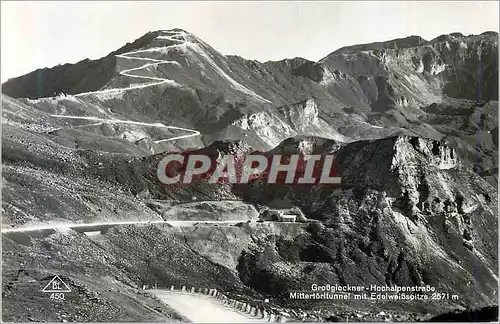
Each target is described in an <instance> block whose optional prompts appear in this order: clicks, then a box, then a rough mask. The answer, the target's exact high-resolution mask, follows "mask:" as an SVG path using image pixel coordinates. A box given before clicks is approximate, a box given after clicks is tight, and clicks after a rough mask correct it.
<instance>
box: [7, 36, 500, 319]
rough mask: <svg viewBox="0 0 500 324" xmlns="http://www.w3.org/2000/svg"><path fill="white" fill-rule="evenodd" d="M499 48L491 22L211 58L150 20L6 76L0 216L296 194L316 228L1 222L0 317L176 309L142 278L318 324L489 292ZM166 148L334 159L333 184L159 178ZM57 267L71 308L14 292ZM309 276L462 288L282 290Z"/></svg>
mask: <svg viewBox="0 0 500 324" xmlns="http://www.w3.org/2000/svg"><path fill="white" fill-rule="evenodd" d="M497 46H498V35H497V34H496V33H484V34H482V35H472V36H463V35H461V34H457V33H455V34H450V35H443V36H440V37H437V38H436V39H434V40H431V41H426V40H423V39H422V38H420V37H416V36H412V37H408V38H405V39H398V40H393V41H388V42H384V43H372V44H363V45H358V46H353V47H347V48H342V49H339V50H337V51H335V52H333V53H332V54H330V55H328V56H327V57H325V58H324V59H322V60H320V61H319V62H311V61H307V60H305V59H302V58H294V59H286V60H282V61H276V62H264V63H261V62H256V61H250V60H245V59H243V58H241V57H237V56H224V55H222V54H221V53H218V52H217V51H216V50H214V49H213V48H212V47H210V46H209V45H208V44H206V43H204V42H203V41H202V40H200V39H199V38H197V37H196V36H194V35H192V34H189V33H187V32H185V31H183V30H179V29H176V30H171V31H156V32H152V33H148V34H146V35H145V36H143V37H142V38H140V39H138V40H136V41H135V42H133V43H131V44H127V45H126V46H124V47H123V48H121V49H119V50H117V51H115V52H113V53H110V55H108V56H106V57H105V58H102V59H100V60H95V61H83V62H80V63H77V64H74V65H63V66H59V67H55V68H52V69H44V70H39V71H35V72H33V73H31V74H28V75H26V76H22V77H19V78H15V79H11V80H9V81H8V82H6V83H5V84H3V85H2V92H3V93H4V94H3V95H2V108H3V109H2V164H3V165H2V169H3V173H2V187H3V190H2V209H3V218H2V223H3V228H12V227H26V226H32V225H39V224H48V223H61V222H73V223H77V222H87V223H91V222H109V221H116V220H161V219H182V220H201V219H204V220H208V219H214V220H228V219H235V220H239V221H242V222H245V221H246V220H251V219H255V218H256V214H257V211H256V210H257V209H258V208H260V207H262V206H269V207H272V208H290V207H292V206H298V207H300V208H301V210H302V211H303V212H304V213H305V214H306V216H307V217H308V218H309V219H312V220H314V221H313V222H311V223H310V224H279V223H275V224H268V223H264V224H253V223H251V224H246V225H244V224H241V225H240V226H230V227H206V226H196V227H193V228H171V227H165V226H159V225H158V226H153V225H150V226H134V225H130V226H114V227H112V228H110V229H109V231H107V232H105V233H104V232H103V233H101V234H99V235H96V236H87V235H86V234H84V233H80V232H76V231H73V230H71V231H66V232H60V231H48V232H46V233H45V232H44V233H38V234H29V235H27V234H3V259H4V266H3V276H4V277H3V300H4V303H3V314H4V320H13V321H27V320H30V319H35V320H40V319H45V320H53V321H62V320H63V319H65V318H68V320H78V321H101V320H113V321H121V320H138V319H145V318H146V319H148V320H151V321H162V320H163V321H164V320H166V319H172V318H174V319H179V318H178V316H177V315H175V314H174V313H173V312H172V310H171V309H168V308H165V307H164V306H162V305H161V304H159V302H158V300H156V299H155V298H154V297H152V296H151V295H149V294H145V293H142V292H141V291H140V287H141V286H142V284H144V283H153V282H156V283H160V284H161V285H164V286H165V287H169V286H170V285H171V284H175V285H178V284H191V285H197V286H204V285H210V286H216V287H217V288H219V289H222V290H224V291H227V292H228V293H229V294H233V295H234V296H238V298H242V299H249V300H252V302H253V303H259V302H261V301H262V300H263V299H264V298H269V299H270V300H271V303H272V304H273V305H275V306H276V307H278V306H279V307H287V308H290V309H293V310H298V309H299V308H300V309H303V310H312V309H318V308H321V309H323V310H325V311H326V312H327V313H325V314H323V315H322V317H323V318H328V317H329V316H331V317H330V318H331V319H332V320H333V319H335V318H337V317H336V316H339V318H341V319H343V317H342V316H343V315H340V314H344V313H342V312H348V313H349V314H351V312H352V314H353V315H352V316H358V315H359V317H358V318H359V319H360V320H362V318H363V316H365V315H366V316H368V317H367V319H370V315H367V314H377V313H379V312H380V309H384V310H386V311H388V312H391V314H393V315H394V317H391V318H392V319H393V320H398V319H399V320H408V319H410V320H415V319H416V318H417V317H418V316H424V317H425V316H427V315H425V314H427V313H429V314H433V315H435V314H439V313H443V312H445V311H446V312H447V311H451V310H453V309H464V308H479V307H484V306H490V305H493V304H496V296H497V293H498V290H497V289H496V287H497V285H498V259H497V255H498V246H497V236H498V232H497V228H498V209H497V203H498V201H497V195H498V190H497V183H498V181H497V176H498V115H497V113H498V112H497V110H498V102H497V101H498V90H497V88H498V81H497V80H498V67H497V61H498V60H497V57H498V47H497ZM116 55H118V56H116ZM145 64H147V65H146V66H144V65H145ZM123 88H130V89H128V90H126V91H123V90H120V89H123ZM96 91H97V92H96ZM54 93H55V94H57V95H56V96H53V94H54ZM61 93H63V94H61ZM48 96H53V97H48ZM67 117H71V118H67ZM119 121H133V122H134V123H123V122H119ZM160 123H161V124H160ZM162 125H163V126H162ZM164 125H167V126H168V125H169V126H175V127H177V128H168V127H164ZM193 130H197V131H199V132H200V135H199V136H198V135H197V134H195V133H194V132H193ZM189 134H192V135H193V134H194V135H193V136H186V135H189ZM172 150H184V151H189V152H191V153H203V154H208V155H211V156H213V157H216V156H219V155H224V154H237V155H240V156H244V155H248V154H251V153H252V152H255V151H267V152H269V153H270V154H296V153H299V152H300V153H305V154H311V153H316V154H334V155H335V159H336V164H337V167H338V170H339V175H340V176H341V177H342V184H341V185H340V186H336V187H325V186H291V185H282V184H280V185H268V184H266V183H264V182H262V181H254V182H252V183H250V184H247V185H230V184H217V185H211V184H208V183H207V182H206V181H198V182H196V183H193V184H190V185H185V186H165V185H163V184H161V183H160V182H159V181H158V179H157V176H156V167H157V164H158V161H159V160H160V159H161V158H162V157H163V156H164V154H166V153H165V152H166V151H167V152H168V151H172ZM83 251H85V253H83ZM146 252H147V253H146ZM90 273H94V274H95V276H88V275H87V274H90ZM451 273H453V274H454V275H453V276H451V275H450V274H451ZM56 274H59V275H61V276H63V277H64V278H65V279H66V280H68V281H70V283H71V284H72V285H73V286H74V287H78V289H77V290H78V293H77V294H75V295H74V296H73V297H72V298H75V299H74V300H75V303H72V304H69V303H65V304H57V305H56V304H51V303H50V302H48V301H47V300H44V299H41V298H38V297H36V298H34V299H30V298H31V297H27V298H24V297H23V298H21V297H20V296H32V295H35V294H36V293H35V290H37V289H38V288H39V287H38V286H42V285H43V283H44V282H45V281H46V279H47V278H49V277H50V276H52V275H56ZM109 274H113V276H114V277H113V276H110V275H109ZM102 278H104V279H105V280H104V279H102ZM103 282H104V283H105V284H103ZM312 283H317V284H327V283H329V284H335V283H337V284H341V285H348V284H349V285H370V284H377V285H392V284H397V285H403V286H405V285H411V286H413V285H431V286H434V287H436V289H437V291H439V292H445V293H449V294H456V295H458V296H459V297H458V299H456V300H451V299H448V300H441V301H439V302H399V303H395V302H387V303H385V302H378V303H371V302H357V303H353V302H350V303H346V302H342V301H336V302H334V303H333V302H331V301H316V302H313V301H303V300H300V301H297V300H295V301H294V300H291V299H290V298H288V297H287V296H288V294H289V292H291V291H301V290H308V289H310V286H311V284H312ZM35 284H36V285H35ZM33 287H34V288H33ZM42 288H43V287H42ZM40 289H41V288H40ZM38 290H39V289H38ZM88 300H92V303H91V304H89V303H88V302H87V301H88ZM77 301H78V303H77ZM82 301H85V303H87V304H85V303H81V302H82ZM26 303H28V304H29V307H28V309H27V310H26V311H25V312H24V313H23V312H21V311H20V309H21V308H23V307H24V305H25V304H26ZM77 304H78V305H90V306H88V307H87V308H85V307H86V306H85V307H83V306H82V307H80V306H78V307H76V306H75V305H77ZM121 305H125V306H121ZM56 306H57V307H56ZM54 307H56V308H58V310H57V311H55V309H53V308H54ZM41 309H45V311H41ZM95 310H99V311H95ZM106 310H109V311H108V312H107V311H106ZM365 311H366V312H367V313H366V314H365V315H363V314H364V313H363V312H365ZM41 312H42V313H41ZM21 313H22V314H24V315H19V314H21ZM412 313H413V314H412ZM103 314H106V315H103ZM62 315H65V317H63V316H62ZM393 315H391V316H393ZM396 315H397V316H399V317H397V316H396ZM68 316H69V317H68ZM429 316H430V315H429ZM429 316H427V317H429Z"/></svg>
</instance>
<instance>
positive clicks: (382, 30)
mask: <svg viewBox="0 0 500 324" xmlns="http://www.w3.org/2000/svg"><path fill="white" fill-rule="evenodd" d="M498 25H499V2H498V1H476V2H472V1H470V2H468V1H458V2H450V1H447V2H445V1H429V2H424V1H418V2H396V1H386V2H380V1H367V2H362V1H355V2H299V1H293V2H284V1H277V2H251V1H239V2H237V1H231V2H230V1H219V2H209V1H202V2H194V1H193V2H172V1H168V2H167V1H165V2H163V1H157V2H145V1H137V2H133V1H128V2H118V1H109V2H107V1H100V2H98V1H72V2H70V1H65V2H57V1H50V2H42V1H36V2H28V1H15V2H5V1H2V2H1V70H0V75H1V80H2V82H3V81H6V80H7V79H9V78H12V77H16V76H20V75H23V74H26V73H28V72H31V71H33V70H35V69H37V68H43V67H52V66H55V65H57V64H64V63H76V62H78V61H80V60H82V59H85V58H90V59H96V58H100V57H102V56H105V55H107V54H108V53H110V52H112V51H114V50H116V49H118V48H120V47H121V46H123V45H125V44H126V43H127V42H132V41H134V40H135V39H137V38H139V37H141V36H142V35H144V34H145V33H146V32H148V31H153V30H160V29H172V28H182V29H184V30H187V31H188V32H191V33H193V34H195V35H196V36H198V37H200V38H201V39H203V40H204V41H205V42H206V43H208V44H210V45H211V46H212V47H214V48H215V49H217V50H218V51H219V52H221V53H222V54H236V55H240V56H243V57H244V58H247V59H256V60H259V61H268V60H281V59H284V58H292V57H303V58H306V59H309V60H313V61H317V60H319V59H321V58H323V57H325V56H326V55H328V54H329V53H331V52H333V51H334V50H336V49H338V48H340V47H343V46H346V45H354V44H361V43H370V42H376V41H385V40H389V39H393V38H399V37H406V36H411V35H419V36H422V37H423V38H425V39H427V40H430V39H432V38H434V37H437V36H439V35H441V34H449V33H452V32H461V33H463V34H465V35H468V34H480V33H482V32H484V31H489V30H492V31H497V32H498Z"/></svg>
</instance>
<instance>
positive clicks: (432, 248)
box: [236, 136, 498, 307]
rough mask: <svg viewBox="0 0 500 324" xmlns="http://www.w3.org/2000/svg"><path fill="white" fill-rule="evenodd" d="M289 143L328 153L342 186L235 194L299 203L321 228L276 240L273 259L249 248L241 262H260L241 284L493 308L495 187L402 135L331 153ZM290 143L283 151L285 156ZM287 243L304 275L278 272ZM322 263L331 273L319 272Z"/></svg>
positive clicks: (440, 151)
mask: <svg viewBox="0 0 500 324" xmlns="http://www.w3.org/2000/svg"><path fill="white" fill-rule="evenodd" d="M295 143H296V145H292V146H295V147H296V148H297V149H296V152H297V151H298V150H299V148H300V147H305V146H308V147H310V148H311V147H312V152H315V153H319V152H332V151H333V152H336V153H335V156H336V161H337V163H338V165H339V168H340V169H341V170H342V172H341V175H342V186H341V187H340V188H337V189H335V190H331V189H321V188H318V187H315V188H309V189H307V188H295V187H293V186H289V187H287V188H283V187H278V186H273V185H265V184H254V185H253V186H251V187H250V188H237V189H236V190H237V191H236V192H238V193H239V194H241V195H242V197H244V198H245V199H246V200H249V201H255V202H257V203H259V204H289V205H290V206H300V207H301V208H302V210H304V211H305V213H306V215H307V216H308V217H310V218H315V219H317V220H320V221H321V223H322V224H323V226H319V227H317V228H311V229H310V233H311V235H313V237H312V241H308V239H304V240H303V241H297V240H296V241H294V242H292V241H287V242H282V243H281V244H282V245H281V250H280V249H278V248H277V249H278V254H279V256H278V257H274V258H273V257H271V256H270V255H269V253H268V252H265V250H259V251H250V253H251V255H253V257H245V258H244V259H243V261H242V262H243V263H245V264H246V263H248V262H250V263H251V262H255V258H257V259H265V260H267V263H265V264H263V265H261V266H260V267H258V266H257V267H256V269H254V272H253V276H254V277H252V276H250V277H251V278H253V279H248V280H249V282H253V281H251V280H256V278H257V277H256V276H263V275H264V276H265V277H266V280H267V281H266V280H265V282H268V281H271V282H274V283H276V285H271V287H275V288H276V289H278V290H276V291H274V292H275V293H283V294H286V292H287V289H286V288H288V289H299V290H300V289H307V287H308V285H309V284H310V283H313V282H316V281H320V282H322V281H321V280H323V279H319V278H325V277H327V278H330V280H334V281H335V282H341V283H343V284H352V285H369V284H380V285H385V284H387V285H391V284H398V285H427V284H428V285H431V286H435V287H436V289H437V290H438V291H441V292H444V291H448V292H450V293H453V294H459V295H460V296H461V297H460V300H461V301H459V302H458V304H461V303H464V304H468V305H476V306H479V305H488V304H490V303H492V302H493V301H494V299H495V298H496V297H495V294H496V288H491V287H496V282H497V279H498V277H497V273H498V269H497V264H496V263H497V262H496V255H497V246H496V235H497V234H496V227H495V226H496V225H497V224H498V218H497V217H498V215H497V211H496V204H497V200H496V198H495V197H492V196H491V195H490V193H491V192H495V190H496V189H495V188H494V187H493V186H491V185H490V184H488V183H487V182H486V181H485V180H483V179H482V178H481V177H479V176H478V175H477V174H475V173H474V172H472V170H470V169H469V168H468V167H466V166H463V165H462V164H461V162H460V161H459V159H458V158H457V155H456V152H455V151H454V149H453V148H451V147H450V146H448V145H446V144H445V143H442V142H437V141H432V140H424V139H421V138H416V137H407V136H398V137H392V138H387V139H382V140H376V141H361V142H356V143H352V144H348V145H345V146H341V147H340V148H339V146H338V145H337V144H336V143H335V142H332V141H324V140H319V141H318V140H313V139H306V140H297V141H296V142H295ZM292 146H290V145H287V147H288V149H287V150H288V152H290V149H291V147H292ZM492 224H493V227H491V225H492ZM309 239H311V238H309ZM299 242H300V243H299ZM290 245H291V246H293V247H294V248H296V249H298V250H299V252H298V256H297V259H294V260H295V261H297V262H298V264H301V263H300V262H304V264H303V266H305V265H306V264H307V267H308V270H307V272H306V273H307V275H306V274H305V272H303V271H302V270H299V269H300V266H299V265H298V264H295V265H293V266H291V268H290V266H289V265H286V261H290V260H287V258H286V257H285V255H287V254H286V253H291V251H293V250H294V248H292V247H290ZM280 251H282V253H283V254H280ZM287 251H288V252H287ZM311 255H315V257H314V258H312V259H311ZM252 260H253V261H252ZM283 262H285V264H283ZM306 262H307V263H306ZM309 262H313V263H312V264H311V263H309ZM325 263H327V264H329V265H330V266H332V268H330V270H326V269H325ZM254 267H255V265H254ZM276 267H278V268H280V267H281V271H278V272H276V269H277V268H276ZM283 267H284V268H283ZM292 268H293V269H292ZM273 269H274V270H273ZM286 269H288V270H286ZM296 271H298V272H296ZM304 271H305V270H304ZM450 273H454V274H455V275H454V276H452V277H450V276H449V274H450ZM478 273H481V275H478ZM247 275H248V274H247ZM333 278H334V279H333ZM278 283H279V284H278ZM285 283H286V284H285ZM254 284H255V285H257V284H256V283H254ZM255 287H260V288H261V289H264V287H261V286H258V285H257V286H255ZM267 287H269V286H267ZM283 287H286V288H283ZM266 289H269V288H266ZM450 303H451V304H453V302H452V301H446V302H445V303H444V304H446V305H447V306H446V307H450V305H451V304H450Z"/></svg>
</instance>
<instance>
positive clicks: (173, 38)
mask: <svg viewBox="0 0 500 324" xmlns="http://www.w3.org/2000/svg"><path fill="white" fill-rule="evenodd" d="M172 33H174V35H172V36H161V38H162V39H167V40H170V41H172V42H174V43H175V42H182V41H181V40H179V39H176V37H177V36H182V32H172ZM178 45H179V44H177V45H176V44H174V45H169V46H166V47H167V48H168V47H173V46H178ZM149 51H150V50H140V51H132V52H127V53H123V54H120V55H116V57H119V58H124V59H129V60H142V61H146V62H148V63H146V64H144V65H141V66H139V67H135V68H131V69H126V70H123V71H120V72H118V74H120V75H123V76H127V77H131V78H139V79H146V80H153V81H155V82H147V83H145V84H139V85H134V86H131V87H128V88H119V89H105V90H98V91H90V92H83V93H79V94H76V95H75V97H82V96H87V95H92V94H103V93H112V92H117V93H118V92H125V91H130V90H136V89H144V88H148V87H154V86H158V85H161V84H165V83H168V84H172V85H179V84H178V83H177V82H175V81H174V80H171V79H167V78H158V77H150V76H144V75H140V74H136V73H137V71H140V70H145V69H147V68H150V67H153V66H158V65H160V64H174V65H175V64H179V63H178V62H176V61H167V60H158V59H152V58H147V57H137V56H131V55H133V54H137V53H142V52H149ZM151 62H153V63H151ZM133 72H135V73H133ZM50 116H51V117H55V118H67V119H82V120H88V121H93V122H97V123H98V124H99V123H110V124H131V125H140V126H151V127H161V128H167V129H175V130H180V131H186V132H189V134H185V135H180V136H175V137H170V138H166V139H161V140H157V141H155V143H162V142H168V141H175V140H179V139H185V138H190V137H194V136H199V135H200V132H199V131H197V130H194V129H188V128H182V127H176V126H168V125H164V124H161V123H145V122H138V121H133V120H120V119H112V118H109V119H103V118H97V117H92V116H72V115H57V114H53V115H50ZM89 125H95V123H92V124H85V125H79V126H80V127H81V126H89Z"/></svg>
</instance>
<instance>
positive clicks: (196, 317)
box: [150, 290, 267, 323]
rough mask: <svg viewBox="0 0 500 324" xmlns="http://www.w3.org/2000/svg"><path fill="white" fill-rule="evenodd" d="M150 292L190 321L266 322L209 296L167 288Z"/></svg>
mask: <svg viewBox="0 0 500 324" xmlns="http://www.w3.org/2000/svg"><path fill="white" fill-rule="evenodd" d="M150 292H151V293H153V294H154V295H156V296H157V297H158V298H159V299H160V300H161V301H163V302H164V303H166V304H168V305H169V306H170V307H172V308H173V309H174V310H175V311H177V312H178V313H179V314H180V315H182V316H184V317H185V318H186V319H187V320H189V321H190V322H192V323H259V322H267V321H266V320H265V319H261V318H256V317H251V316H250V315H248V314H243V313H240V312H237V311H236V310H234V309H232V308H230V307H229V306H226V305H223V304H222V303H220V302H219V301H218V300H216V299H214V298H212V297H210V296H206V295H201V294H192V293H187V292H178V291H175V292H174V291H168V290H150Z"/></svg>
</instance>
